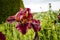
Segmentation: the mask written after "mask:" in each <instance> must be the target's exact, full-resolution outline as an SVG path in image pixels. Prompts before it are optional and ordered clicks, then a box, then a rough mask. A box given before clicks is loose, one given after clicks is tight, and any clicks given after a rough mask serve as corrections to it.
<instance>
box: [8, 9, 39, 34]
mask: <svg viewBox="0 0 60 40" xmlns="http://www.w3.org/2000/svg"><path fill="white" fill-rule="evenodd" d="M7 21H8V22H9V23H12V22H13V21H17V22H18V23H17V24H16V29H17V30H19V31H20V32H21V33H22V34H26V32H27V31H28V29H30V28H33V30H34V32H38V31H39V30H40V21H39V20H35V19H33V14H32V13H31V10H30V8H25V9H22V8H20V10H19V11H18V12H17V13H16V14H15V15H14V16H10V17H8V18H7Z"/></svg>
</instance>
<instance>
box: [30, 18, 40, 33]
mask: <svg viewBox="0 0 60 40" xmlns="http://www.w3.org/2000/svg"><path fill="white" fill-rule="evenodd" d="M31 26H32V28H33V29H34V31H35V32H37V31H39V30H40V29H41V28H40V21H39V20H35V19H33V20H32V23H31Z"/></svg>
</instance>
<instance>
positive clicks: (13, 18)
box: [7, 16, 15, 23]
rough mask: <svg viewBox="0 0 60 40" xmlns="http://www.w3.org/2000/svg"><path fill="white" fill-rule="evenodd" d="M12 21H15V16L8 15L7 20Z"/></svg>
mask: <svg viewBox="0 0 60 40" xmlns="http://www.w3.org/2000/svg"><path fill="white" fill-rule="evenodd" d="M13 21H15V16H10V17H8V18H7V22H9V23H12V22H13Z"/></svg>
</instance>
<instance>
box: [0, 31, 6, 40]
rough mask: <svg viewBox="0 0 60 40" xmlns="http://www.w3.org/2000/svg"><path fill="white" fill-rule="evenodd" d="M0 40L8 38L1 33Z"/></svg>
mask: <svg viewBox="0 0 60 40" xmlns="http://www.w3.org/2000/svg"><path fill="white" fill-rule="evenodd" d="M0 40H6V37H5V35H4V34H3V33H2V32H0Z"/></svg>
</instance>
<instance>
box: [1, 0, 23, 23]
mask: <svg viewBox="0 0 60 40" xmlns="http://www.w3.org/2000/svg"><path fill="white" fill-rule="evenodd" d="M20 7H22V8H24V5H23V1H22V0H0V23H2V21H3V22H5V20H6V18H7V17H8V16H11V15H14V14H15V13H16V12H17V11H18V10H19V8H20Z"/></svg>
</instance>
